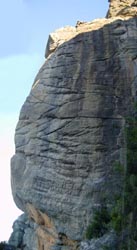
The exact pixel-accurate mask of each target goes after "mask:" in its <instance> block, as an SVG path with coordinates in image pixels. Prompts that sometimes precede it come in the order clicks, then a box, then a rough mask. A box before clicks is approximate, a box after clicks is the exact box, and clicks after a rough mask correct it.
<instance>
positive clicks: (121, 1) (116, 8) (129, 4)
mask: <svg viewBox="0 0 137 250" xmlns="http://www.w3.org/2000/svg"><path fill="white" fill-rule="evenodd" d="M108 2H110V6H109V11H108V13H107V17H115V16H135V15H137V0H108Z"/></svg>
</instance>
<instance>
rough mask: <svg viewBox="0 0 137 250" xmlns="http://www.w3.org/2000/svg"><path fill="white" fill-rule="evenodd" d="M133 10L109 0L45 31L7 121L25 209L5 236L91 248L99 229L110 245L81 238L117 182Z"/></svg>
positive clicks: (16, 192) (16, 187) (131, 95)
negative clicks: (12, 127) (98, 12)
mask: <svg viewBox="0 0 137 250" xmlns="http://www.w3.org/2000/svg"><path fill="white" fill-rule="evenodd" d="M133 2H134V3H133ZM136 12H137V7H136V1H131V0H129V1H116V0H115V1H113V0H112V1H110V8H109V11H108V14H107V18H104V19H97V20H94V21H91V22H80V21H78V22H77V24H76V27H65V28H61V29H59V30H57V31H55V32H54V33H51V34H50V36H49V40H48V43H47V48H46V52H45V56H46V61H45V63H44V65H43V66H42V67H41V69H40V70H39V72H38V74H37V76H36V78H35V81H34V83H33V86H32V89H31V91H30V94H29V96H28V97H27V99H26V101H25V103H24V105H23V106H22V109H21V112H20V117H19V122H18V124H17V127H16V133H15V144H16V153H15V155H14V156H13V158H12V160H11V182H12V192H13V197H14V201H15V203H16V205H17V206H18V207H19V208H20V209H21V210H22V211H24V213H25V214H24V215H22V216H21V217H20V218H18V220H17V221H16V222H15V223H14V226H13V233H12V235H11V237H10V239H9V243H10V245H13V246H15V247H16V248H20V249H25V250H37V249H38V250H49V249H54V250H66V249H74V250H75V249H77V248H79V247H80V248H81V249H93V250H97V249H105V248H103V247H104V246H105V245H102V244H103V243H101V242H105V243H104V244H106V242H107V239H108V242H107V244H108V245H107V246H106V247H111V248H110V249H117V248H116V246H115V244H116V239H115V238H116V236H114V237H113V233H112V232H110V235H107V236H106V237H107V239H106V238H105V239H104V237H105V236H102V237H101V238H100V239H97V240H94V242H93V240H91V244H90V242H88V246H87V245H86V244H87V243H86V242H85V243H81V241H82V240H84V239H85V234H86V230H87V227H88V225H89V223H90V221H91V219H92V218H93V214H94V211H95V209H99V208H100V207H101V206H102V204H103V205H104V204H105V205H106V206H107V207H111V206H113V203H114V197H115V196H116V195H118V194H119V193H121V191H122V189H123V177H122V176H121V174H120V173H117V172H115V171H114V164H115V162H120V164H122V165H125V164H126V142H125V133H124V132H125V130H124V127H125V117H126V116H129V115H131V114H132V110H133V106H134V102H135V101H136V94H137V18H136V17H135V15H136ZM111 233H112V235H111ZM112 238H113V239H112ZM98 242H99V243H98ZM92 243H93V244H92ZM98 244H100V245H98ZM109 244H110V245H109ZM101 247H102V248H101ZM106 249H108V248H106Z"/></svg>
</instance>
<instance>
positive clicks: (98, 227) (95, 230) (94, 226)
mask: <svg viewBox="0 0 137 250" xmlns="http://www.w3.org/2000/svg"><path fill="white" fill-rule="evenodd" d="M109 222H110V214H109V212H108V210H107V208H106V207H101V209H100V210H98V211H95V213H94V216H93V220H92V222H91V223H90V224H89V226H88V227H87V230H86V239H88V240H90V239H92V238H97V237H101V236H102V235H104V234H105V233H106V232H107V231H108V224H109Z"/></svg>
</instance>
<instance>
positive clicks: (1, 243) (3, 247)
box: [0, 241, 6, 250]
mask: <svg viewBox="0 0 137 250" xmlns="http://www.w3.org/2000/svg"><path fill="white" fill-rule="evenodd" d="M5 246H6V242H5V241H1V242H0V250H4V249H5Z"/></svg>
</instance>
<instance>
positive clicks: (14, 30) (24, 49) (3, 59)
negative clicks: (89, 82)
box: [0, 0, 108, 241]
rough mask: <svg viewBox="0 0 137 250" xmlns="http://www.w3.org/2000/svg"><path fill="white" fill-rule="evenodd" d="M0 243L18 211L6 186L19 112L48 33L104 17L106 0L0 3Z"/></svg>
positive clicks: (17, 0)
mask: <svg viewBox="0 0 137 250" xmlns="http://www.w3.org/2000/svg"><path fill="white" fill-rule="evenodd" d="M0 3H1V8H0V31H1V38H0V83H1V84H0V86H1V92H0V121H1V122H0V166H1V175H0V201H1V202H0V241H3V240H8V238H9V235H10V233H11V226H12V223H13V221H14V220H15V219H16V218H17V217H18V215H19V214H20V213H21V212H20V211H19V210H18V209H17V208H16V206H15V205H14V203H13V200H12V195H11V188H10V158H11V156H12V155H13V154H14V139H13V138H14V131H15V126H16V123H17V120H18V116H19V111H20V108H21V106H22V104H23V102H24V101H25V98H26V97H27V95H28V94H29V91H30V89H31V85H32V83H33V80H34V77H35V75H36V74H37V72H38V70H39V68H40V66H41V65H42V64H43V62H44V60H45V59H44V50H45V47H46V42H47V39H48V34H49V33H50V32H52V31H54V30H55V29H57V28H60V27H63V26H66V25H72V26H75V24H76V22H77V21H78V20H80V21H91V20H93V19H96V18H101V17H105V15H106V12H107V9H108V3H107V0H97V1H93V0H84V1H82V0H81V1H79V0H69V1H65V0H58V1H56V0H54V1H51V0H4V1H2V0H0Z"/></svg>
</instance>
